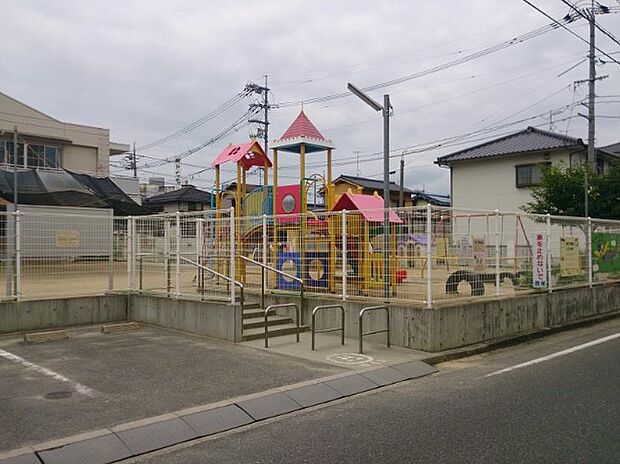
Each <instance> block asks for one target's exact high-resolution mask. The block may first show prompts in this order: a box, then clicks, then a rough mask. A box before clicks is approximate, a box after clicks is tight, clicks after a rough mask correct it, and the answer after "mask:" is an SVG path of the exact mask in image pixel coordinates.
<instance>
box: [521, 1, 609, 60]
mask: <svg viewBox="0 0 620 464" xmlns="http://www.w3.org/2000/svg"><path fill="white" fill-rule="evenodd" d="M522 1H523V2H524V3H527V4H528V5H529V6H531V7H532V8H534V9H535V10H536V11H538V12H539V13H540V14H542V15H544V16H545V17H547V18H549V19H550V20H551V21H553V22H554V23H555V24H557V25H558V26H560V27H561V28H563V29H565V30H567V31H568V32H569V33H570V34H572V35H573V36H575V37H577V38H578V39H579V40H581V41H582V42H585V43H587V44H588V45H590V42H589V41H587V40H586V39H584V38H583V37H581V36H580V35H579V34H577V33H575V32H573V31H572V30H570V29H569V28H568V27H567V26H566V25H565V24H566V23H568V22H573V21H574V16H571V15H570V13H569V14H568V15H566V16H565V17H564V18H562V21H563V23H561V22H560V21H558V20H557V19H555V18H553V17H552V16H550V15H548V14H547V13H545V12H544V11H543V10H541V9H540V8H538V7H537V6H536V5H534V4H533V3H532V2H530V1H529V0H522ZM594 48H595V49H596V50H597V51H599V52H600V53H602V54H603V55H605V56H606V57H607V58H609V59H610V60H611V61H613V62H614V63H616V64H617V65H619V66H620V61H618V60H616V59H615V58H614V57H613V56H611V55H610V54H608V53H607V52H604V51H603V50H601V49H600V48H599V47H597V46H596V45H595V46H594Z"/></svg>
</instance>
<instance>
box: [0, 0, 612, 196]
mask: <svg viewBox="0 0 620 464" xmlns="http://www.w3.org/2000/svg"><path fill="white" fill-rule="evenodd" d="M530 1H531V2H532V3H534V4H535V5H536V6H538V7H539V8H541V9H542V10H544V11H545V12H546V13H548V14H549V15H551V16H552V17H554V18H556V19H561V18H562V17H564V16H565V15H566V14H567V13H568V12H569V8H568V6H566V5H565V4H563V3H562V1H560V0H530ZM572 1H573V3H577V4H578V5H582V6H586V5H587V3H588V2H586V1H585V0H579V1H576V0H572ZM1 4H2V11H3V17H4V18H5V21H3V26H2V28H0V55H1V56H2V57H3V60H2V66H1V67H0V70H1V72H0V91H2V92H4V93H6V94H8V95H10V96H12V97H14V98H16V99H18V100H20V101H23V102H24V103H26V104H28V105H30V106H32V107H34V108H36V109H38V110H40V111H43V112H44V113H47V114H49V115H51V116H53V117H55V118H57V119H60V120H62V121H67V122H73V123H78V124H87V125H94V126H98V127H105V128H109V129H110V131H111V139H112V140H113V141H115V142H122V143H133V142H135V143H136V145H137V146H138V148H139V149H138V155H139V158H138V166H139V168H140V169H139V175H140V177H141V178H142V179H147V178H149V177H155V176H164V177H165V178H166V181H167V182H168V183H174V165H173V163H170V162H168V163H166V164H164V165H163V166H157V164H159V163H156V162H154V161H153V159H166V160H171V159H173V158H174V157H175V155H176V154H180V153H183V152H185V151H187V150H188V149H191V148H193V147H197V146H199V145H201V144H203V143H205V142H206V141H209V140H211V139H212V138H213V137H214V136H215V135H217V134H218V133H220V132H221V131H222V130H223V129H225V128H227V127H229V126H230V125H231V124H232V123H233V122H234V121H236V120H238V119H239V118H240V117H241V116H243V115H244V113H245V112H246V111H247V109H248V105H249V104H251V103H253V102H255V101H256V96H253V97H250V98H243V99H240V100H239V101H238V102H236V103H235V104H234V105H232V107H230V108H229V109H227V110H226V111H224V112H222V113H221V114H219V115H218V116H217V117H215V118H213V119H211V120H209V121H208V122H206V123H205V124H201V125H199V126H198V127H196V128H195V129H194V130H192V131H190V132H188V133H187V134H184V135H183V136H181V137H176V138H173V139H172V140H170V141H168V142H166V143H164V144H159V145H156V146H154V147H152V148H149V149H147V150H142V149H140V147H142V146H144V145H147V144H149V143H151V142H153V141H155V140H158V139H160V138H162V137H165V136H167V135H168V134H171V133H173V132H175V131H177V130H178V129H181V128H183V127H185V126H187V125H188V124H191V123H192V122H194V121H197V120H199V119H200V118H202V117H203V116H205V115H207V114H209V113H211V112H212V111H213V110H215V109H216V108H218V107H220V106H221V105H222V104H224V103H226V102H228V101H230V100H231V99H232V98H233V97H235V95H237V94H239V93H240V92H241V91H242V90H243V88H244V86H245V85H246V84H247V83H249V82H255V83H259V84H263V82H264V76H265V75H267V76H268V87H269V88H270V89H271V90H270V94H269V99H270V103H271V104H272V105H273V106H274V107H273V108H272V109H271V110H270V121H271V125H270V137H269V138H270V139H271V140H273V139H276V138H278V137H279V136H280V135H281V134H282V133H283V132H284V131H285V130H286V128H287V127H288V125H289V124H290V123H291V122H292V121H293V119H294V118H295V117H296V116H297V114H298V113H299V111H300V110H301V108H302V103H301V102H303V101H305V100H311V99H313V98H316V97H323V96H327V95H334V94H339V93H343V92H346V85H347V82H352V83H354V84H355V85H357V86H358V87H367V86H371V85H374V84H378V83H385V82H387V81H391V80H393V79H397V78H400V77H403V76H411V75H414V74H416V73H419V72H420V71H424V70H429V69H432V68H435V67H436V66H439V65H442V64H446V63H450V62H452V61H454V60H458V59H460V58H463V57H466V56H468V55H471V54H474V53H476V52H479V51H480V50H484V49H487V48H488V47H491V46H494V45H496V44H499V43H502V42H505V41H508V40H510V39H512V38H514V37H518V36H521V35H522V34H526V33H528V32H531V31H534V30H537V29H539V28H542V27H544V26H546V25H548V24H549V23H551V21H550V20H549V19H548V18H546V17H544V16H543V15H542V14H541V13H539V12H537V11H535V10H534V9H533V8H531V7H530V6H528V5H527V4H526V3H525V2H524V1H522V0H451V1H449V2H430V1H429V2H421V1H410V0H403V1H396V0H394V1H390V2H377V1H367V0H357V1H349V0H346V1H345V0H343V1H338V2H334V1H323V0H313V1H308V0H306V1H294V0H273V1H266V2H249V1H241V0H228V1H226V2H215V1H212V0H178V1H175V0H168V1H164V0H124V1H119V0H101V1H99V0H81V1H68V0H66V1H65V0H54V1H49V0H40V1H35V0H19V1H11V0H2V2H1ZM602 4H604V5H606V6H613V7H620V1H619V0H602ZM617 10H618V11H620V8H617ZM598 21H599V23H600V25H601V26H603V28H605V29H606V30H608V31H610V32H611V33H612V34H615V35H616V36H617V37H620V13H619V14H607V15H602V16H599V17H598ZM569 27H570V29H571V30H572V31H573V32H574V33H576V34H578V35H580V36H581V37H583V38H587V35H588V27H587V23H586V22H585V21H583V20H580V21H576V22H574V23H572V24H571V25H570V26H569ZM597 46H598V47H599V48H600V49H601V50H602V51H604V52H606V53H608V54H611V56H612V57H615V58H616V59H617V60H618V61H620V46H619V45H618V44H616V43H614V42H613V41H612V40H611V39H610V38H608V37H606V36H604V35H603V34H602V33H597ZM587 53H588V46H587V44H586V43H584V42H582V41H580V40H579V39H578V38H576V37H574V36H573V35H571V34H570V33H569V32H567V31H565V30H563V29H561V28H557V29H555V30H551V31H549V32H546V33H544V34H541V35H539V36H537V37H535V38H532V39H529V40H525V41H522V42H518V43H515V44H513V45H511V46H509V47H506V48H504V49H502V50H499V51H497V52H495V53H492V54H489V55H487V56H484V57H481V58H478V59H474V60H470V61H468V62H466V63H462V64H459V65H455V66H450V67H448V68H447V69H443V70H440V71H437V72H432V73H430V74H428V75H425V76H422V77H416V78H411V79H407V80H405V81H404V82H401V83H398V84H395V85H391V86H386V87H383V88H379V89H376V90H373V91H369V92H368V93H369V94H370V95H371V96H372V97H373V98H375V99H376V100H378V101H381V102H382V101H383V95H384V94H385V93H389V94H390V97H391V102H392V106H393V116H392V118H391V121H390V123H391V131H390V139H391V140H390V141H391V149H392V158H391V169H392V170H395V171H398V166H399V159H400V157H401V154H403V153H404V155H403V159H405V163H406V164H405V166H406V167H405V185H406V186H407V187H409V188H413V189H420V190H425V191H426V192H430V193H448V192H449V171H448V170H447V169H445V168H440V167H438V166H436V165H435V164H434V161H435V159H436V158H437V157H438V156H441V155H444V154H447V153H451V152H454V151H457V150H460V149H463V148H466V147H468V146H473V145H476V144H478V143H482V142H483V141H486V140H489V139H491V138H494V137H498V136H501V135H505V134H508V133H510V132H516V131H519V130H521V129H524V128H525V127H527V126H528V125H532V126H536V127H540V128H542V129H550V128H551V129H553V130H554V131H556V132H559V133H566V134H568V135H571V136H574V137H579V138H582V139H584V141H586V140H587V121H586V119H585V118H583V117H581V116H578V113H582V114H585V113H586V112H587V108H586V107H584V106H582V105H580V103H581V102H582V100H583V99H584V98H585V97H586V96H587V85H584V84H577V85H576V84H574V82H575V81H579V80H582V79H587V77H588V63H587V61H586V60H585V59H586V57H587ZM597 54H598V55H599V57H600V58H601V61H600V62H599V63H598V64H597V74H598V75H599V76H607V77H605V78H604V79H602V80H601V81H599V82H597V95H598V96H599V97H600V98H598V99H597V116H598V117H597V135H596V143H597V145H598V146H604V145H607V144H611V143H615V142H619V141H620V130H619V127H620V126H619V125H620V119H618V118H617V115H619V114H620V112H619V111H618V110H619V109H620V65H618V64H616V63H613V62H612V61H611V60H610V59H608V58H607V57H604V56H602V55H601V54H600V53H598V52H597ZM303 109H304V111H305V113H306V114H307V115H308V117H309V118H310V119H311V120H312V121H313V122H314V124H315V125H316V126H317V128H318V129H319V130H320V131H321V132H322V133H323V135H324V136H325V137H326V138H328V139H330V140H331V141H332V142H333V143H334V145H335V146H336V150H335V152H334V174H335V175H338V174H350V175H361V176H366V177H374V178H377V179H381V178H382V175H383V161H382V159H381V150H382V149H383V132H382V131H383V123H382V120H381V114H380V113H376V112H374V111H373V110H372V109H371V108H370V107H369V106H367V105H366V104H364V103H363V102H362V101H361V100H359V99H357V98H356V97H355V96H352V95H349V96H346V97H342V98H337V99H334V100H328V101H322V102H315V103H312V102H306V103H304V104H303ZM608 116H611V117H608ZM242 121H243V120H242ZM241 126H242V127H239V128H238V130H236V131H234V132H232V133H230V134H228V135H227V136H225V137H224V138H222V139H221V140H219V141H217V142H215V143H213V144H211V145H209V146H207V147H205V148H204V149H202V150H200V151H197V152H195V153H193V154H192V155H190V156H188V157H184V158H183V161H182V165H181V173H182V179H183V181H184V182H185V181H186V182H189V183H191V184H193V185H196V186H198V187H202V188H205V189H208V188H209V187H212V186H213V171H212V170H209V169H207V170H205V168H207V167H208V166H209V165H210V163H211V161H212V160H213V159H214V158H215V157H216V156H217V154H218V153H219V152H220V151H221V150H222V149H223V148H224V147H225V146H226V145H228V144H229V143H242V142H245V141H247V140H248V139H249V137H250V133H253V132H255V131H256V125H255V124H251V125H248V126H243V124H241ZM457 136H458V137H457ZM453 137H456V138H453ZM445 139H451V140H450V141H449V143H445V142H444V143H443V145H442V146H439V147H438V146H437V142H438V141H442V140H445ZM296 157H297V155H294V154H283V156H281V157H280V161H281V163H282V170H281V171H279V175H280V176H281V180H280V182H281V183H291V184H294V183H298V169H299V168H298V159H297V158H296ZM307 163H308V167H307V169H306V174H311V173H319V174H324V172H325V154H324V153H316V154H311V155H308V157H307ZM120 164H121V159H120V158H115V159H114V161H113V167H112V172H113V173H116V174H122V175H130V172H129V171H127V170H125V169H123V168H119V167H116V166H117V165H120ZM222 177H223V180H224V181H227V180H233V177H234V174H233V170H232V169H231V168H226V170H224V172H223V175H222ZM258 179H259V175H258V174H257V175H256V176H254V175H250V176H249V178H248V181H249V182H257V181H258ZM391 179H392V180H393V181H395V182H398V181H399V178H398V174H394V175H392V177H391Z"/></svg>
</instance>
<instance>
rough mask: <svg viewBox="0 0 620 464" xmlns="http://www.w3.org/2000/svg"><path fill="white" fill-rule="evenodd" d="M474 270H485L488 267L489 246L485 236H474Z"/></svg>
mask: <svg viewBox="0 0 620 464" xmlns="http://www.w3.org/2000/svg"><path fill="white" fill-rule="evenodd" d="M473 252H474V272H485V271H486V268H487V247H486V243H485V241H484V237H474V239H473Z"/></svg>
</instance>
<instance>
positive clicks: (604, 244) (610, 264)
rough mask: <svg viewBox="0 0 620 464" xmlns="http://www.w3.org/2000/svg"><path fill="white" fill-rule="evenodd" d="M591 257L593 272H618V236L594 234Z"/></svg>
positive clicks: (619, 251)
mask: <svg viewBox="0 0 620 464" xmlns="http://www.w3.org/2000/svg"><path fill="white" fill-rule="evenodd" d="M592 255H593V256H592V258H593V260H594V271H595V272H618V271H620V234H613V233H608V232H594V233H593V234H592Z"/></svg>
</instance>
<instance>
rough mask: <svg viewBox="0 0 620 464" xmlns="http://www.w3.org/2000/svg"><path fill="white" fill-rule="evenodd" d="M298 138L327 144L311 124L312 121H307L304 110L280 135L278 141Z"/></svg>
mask: <svg viewBox="0 0 620 464" xmlns="http://www.w3.org/2000/svg"><path fill="white" fill-rule="evenodd" d="M298 137H304V138H307V139H314V140H321V141H323V142H327V140H326V139H325V137H323V135H322V134H321V133H320V132H319V130H318V129H317V128H316V126H315V125H314V124H312V121H310V119H308V116H306V113H304V110H301V112H300V113H299V115H298V116H297V118H295V120H294V121H293V123H292V124H291V125H290V126H289V128H288V129H286V132H284V134H282V137H280V140H288V139H295V138H298Z"/></svg>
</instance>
